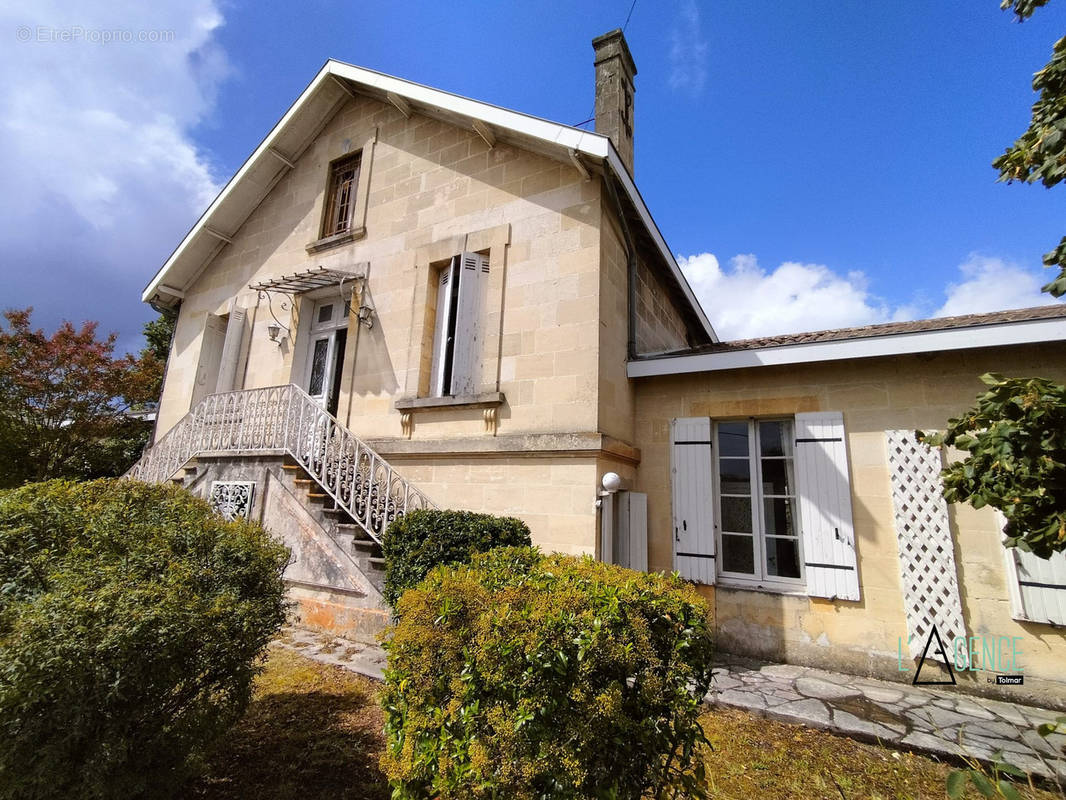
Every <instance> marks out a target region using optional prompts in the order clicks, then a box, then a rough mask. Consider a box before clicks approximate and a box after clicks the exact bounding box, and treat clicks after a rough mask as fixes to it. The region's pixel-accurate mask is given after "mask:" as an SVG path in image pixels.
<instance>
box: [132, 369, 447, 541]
mask: <svg viewBox="0 0 1066 800" xmlns="http://www.w3.org/2000/svg"><path fill="white" fill-rule="evenodd" d="M264 452H269V453H278V452H284V453H286V454H288V455H289V456H291V457H292V458H293V459H295V460H296V462H297V463H299V464H300V465H301V466H302V467H303V468H304V469H305V470H306V471H307V473H308V474H309V475H310V476H311V477H312V478H314V479H315V481H316V482H317V483H318V484H319V485H320V486H321V487H322V489H323V490H324V491H325V492H326V493H327V494H328V495H329V496H330V497H331V498H333V500H334V502H336V504H337V507H338V508H339V509H342V510H343V511H345V512H346V513H347V514H348V515H349V516H351V518H352V519H353V520H355V522H356V523H357V524H358V525H359V526H360V527H361V528H363V530H365V531H366V533H367V534H369V536H370V537H371V538H372V539H374V540H375V541H377V542H379V543H380V542H381V537H382V535H383V534H384V532H385V529H386V528H387V527H388V525H389V523H390V522H392V521H393V520H394V519H396V518H397V517H401V516H403V515H404V514H406V513H407V512H408V511H411V510H414V509H416V508H433V507H434V504H433V503H432V502H431V501H430V500H429V498H427V497H426V496H425V495H424V494H422V492H420V491H419V490H418V489H416V488H414V487H413V486H412V485H411V484H410V483H409V482H408V481H407V480H406V479H405V478H404V477H402V476H401V475H399V474H398V473H397V472H395V470H393V468H392V465H391V464H389V462H387V461H386V460H385V459H383V458H382V457H381V456H380V455H378V454H377V453H376V452H375V451H374V450H372V449H371V448H370V447H369V446H367V444H366V443H365V442H363V441H362V440H360V439H359V438H358V437H356V436H355V435H354V434H353V433H352V432H351V431H349V430H348V429H347V428H346V427H344V426H343V425H342V424H341V423H340V422H338V421H337V419H336V418H335V417H334V416H333V415H332V414H329V413H328V412H326V411H325V410H324V409H323V408H322V407H321V406H319V405H318V404H317V403H316V402H315V401H314V400H312V399H311V398H310V396H308V394H307V393H306V392H304V391H303V390H302V389H300V388H299V387H298V386H294V385H292V384H288V385H285V386H270V387H267V388H263V389H245V390H243V391H238V392H224V393H222V394H212V395H208V396H207V397H205V398H204V399H203V400H201V401H200V402H199V403H197V404H196V406H195V407H193V408H192V409H191V410H190V411H189V413H188V414H186V415H185V416H184V417H182V419H181V420H180V421H179V422H178V424H177V425H175V426H174V427H173V428H171V429H170V430H169V431H168V432H167V434H166V435H165V436H164V437H163V438H162V439H160V440H159V441H158V442H156V444H155V445H154V446H152V447H151V448H149V449H148V450H146V451H145V452H144V454H143V455H142V456H141V458H140V460H139V461H138V462H137V463H136V464H134V465H133V466H132V467H131V468H130V470H129V471H128V472H127V473H126V475H125V477H126V478H129V479H131V480H138V481H145V482H146V483H162V482H163V481H166V480H169V479H170V478H172V477H173V476H174V475H175V474H176V473H177V472H178V470H180V469H181V468H182V467H183V466H185V465H186V464H187V463H188V462H189V461H190V460H192V459H193V458H196V457H197V456H204V455H224V454H226V453H231V454H249V455H254V454H256V453H264Z"/></svg>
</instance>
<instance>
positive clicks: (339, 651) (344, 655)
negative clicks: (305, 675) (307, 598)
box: [271, 625, 385, 681]
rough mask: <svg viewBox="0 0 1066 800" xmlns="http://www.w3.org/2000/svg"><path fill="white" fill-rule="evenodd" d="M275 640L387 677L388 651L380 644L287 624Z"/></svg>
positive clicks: (340, 664)
mask: <svg viewBox="0 0 1066 800" xmlns="http://www.w3.org/2000/svg"><path fill="white" fill-rule="evenodd" d="M271 644H273V645H275V646H278V647H285V648H288V649H289V650H294V651H296V652H297V653H300V654H301V655H304V656H306V657H307V658H311V659H314V660H315V661H321V662H322V663H323V664H334V665H336V666H338V667H344V668H345V669H350V670H351V671H352V672H358V673H359V674H360V675H365V676H366V677H368V678H373V679H374V680H376V681H380V680H384V679H385V675H384V673H383V672H382V670H384V669H385V651H384V650H382V649H381V647H379V646H378V645H376V644H363V643H362V642H355V641H352V640H350V639H343V638H341V637H339V636H334V635H333V634H330V633H320V632H318V631H312V630H308V629H307V628H297V627H295V626H291V625H287V626H285V628H284V629H283V630H282V631H281V635H280V636H279V637H278V638H277V639H275V640H274V641H273V642H271Z"/></svg>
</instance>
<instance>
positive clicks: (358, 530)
mask: <svg viewBox="0 0 1066 800" xmlns="http://www.w3.org/2000/svg"><path fill="white" fill-rule="evenodd" d="M282 470H284V472H285V474H286V476H287V477H288V478H289V480H291V487H292V489H293V492H294V493H297V494H299V493H302V497H303V499H304V501H305V502H304V505H305V507H306V508H307V509H308V511H310V512H311V513H312V514H313V515H314V516H316V517H317V518H318V520H319V523H320V524H321V525H322V527H323V528H324V529H325V530H326V532H327V533H328V534H329V535H330V536H331V537H332V538H333V540H334V541H335V542H337V543H338V544H339V545H340V546H341V549H342V550H343V551H344V552H345V553H347V554H348V555H349V556H350V557H351V559H352V561H353V562H355V565H356V566H357V567H358V568H359V570H360V571H361V572H362V573H363V574H364V575H366V577H367V578H368V579H369V580H370V582H371V583H372V584H373V585H374V587H375V588H376V589H377V590H378V591H381V589H382V587H383V586H384V583H385V556H384V554H383V553H382V550H381V545H380V544H379V543H378V542H377V541H375V540H374V539H372V538H371V537H370V536H369V535H368V534H367V532H366V530H364V528H363V527H362V526H361V525H358V524H356V522H355V520H354V519H352V517H351V515H350V514H349V513H348V512H347V511H345V510H344V509H343V508H340V507H339V506H338V505H337V503H336V502H335V501H334V500H333V498H332V497H330V496H329V495H328V494H326V493H325V492H323V491H321V487H319V485H318V482H317V481H316V480H314V479H313V478H312V477H311V476H310V475H309V474H308V472H307V470H306V469H304V467H303V466H302V465H301V464H299V463H297V462H296V461H294V460H293V459H286V462H285V463H284V464H283V465H282Z"/></svg>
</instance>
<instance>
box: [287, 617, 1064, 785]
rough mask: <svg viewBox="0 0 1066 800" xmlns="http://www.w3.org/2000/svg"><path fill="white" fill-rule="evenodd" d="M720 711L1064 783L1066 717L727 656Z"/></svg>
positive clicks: (719, 671) (328, 657) (303, 640)
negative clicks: (1059, 726) (998, 757)
mask: <svg viewBox="0 0 1066 800" xmlns="http://www.w3.org/2000/svg"><path fill="white" fill-rule="evenodd" d="M272 644H273V645H274V646H277V647H284V648H287V649H289V650H292V651H294V652H298V653H300V654H301V655H303V656H306V657H307V658H310V659H313V660H315V661H319V662H321V663H324V664H333V665H335V666H338V667H342V668H344V669H347V670H351V671H352V672H357V673H359V674H360V675H365V676H366V677H368V678H372V679H374V680H377V681H380V680H382V679H383V677H384V675H383V670H384V668H385V651H384V650H383V649H382V648H381V647H380V645H375V644H364V643H362V642H355V641H352V640H349V639H344V638H343V637H340V636H334V635H333V634H328V633H320V632H317V631H311V630H308V629H306V628H299V627H295V626H289V627H286V628H285V629H284V630H283V631H282V633H281V635H280V636H279V638H278V639H276V640H275V641H274V642H273V643H272ZM715 670H716V672H715V685H714V687H713V688H712V689H711V691H710V692H709V693H708V695H707V697H706V700H707V702H708V703H711V704H712V705H724V706H731V707H734V708H740V709H744V710H746V711H750V712H752V713H755V714H760V715H762V716H766V717H772V718H774V719H779V720H783V721H786V722H794V723H800V724H803V725H807V726H809V727H812V728H822V729H824V730H830V731H833V732H834V733H839V734H843V735H845V736H849V737H851V738H854V739H861V740H865V741H871V742H880V743H881V744H884V745H888V746H891V747H899V748H906V749H911V750H918V751H922V752H926V753H930V754H933V755H939V756H963V755H964V756H968V757H974V758H979V759H983V760H986V761H988V760H991V759H992V758H993V755H994V754H995V753H996V752H997V751H1003V752H1004V753H1005V754H1006V756H1007V760H1008V761H1009V762H1010V763H1012V764H1014V765H1015V766H1016V767H1018V768H1020V769H1023V770H1025V771H1026V772H1029V773H1032V774H1034V775H1039V776H1041V777H1044V778H1050V779H1054V780H1059V781H1063V782H1066V736H1064V735H1060V734H1054V735H1052V736H1050V737H1048V738H1047V739H1044V738H1042V737H1040V736H1039V735H1038V734H1037V733H1036V726H1037V725H1039V724H1040V723H1042V722H1053V721H1054V720H1055V718H1056V717H1058V716H1060V715H1061V713H1060V712H1056V711H1048V710H1046V709H1042V708H1034V707H1032V706H1022V705H1016V704H1012V703H1006V702H1003V701H1000V700H990V699H985V698H983V697H975V696H973V695H964V694H962V693H959V692H955V691H949V690H946V689H938V688H933V687H929V686H911V685H909V684H900V683H893V682H891V681H882V680H877V679H876V678H863V677H857V676H853V675H845V674H843V673H839V672H827V671H825V670H819V669H812V668H809V667H800V666H796V665H794V664H767V663H763V662H758V661H751V660H748V659H741V658H736V657H732V656H728V655H724V656H722V657H721V658H720V659H719V663H718V664H717V665H716V667H715Z"/></svg>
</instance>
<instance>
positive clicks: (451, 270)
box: [429, 259, 456, 397]
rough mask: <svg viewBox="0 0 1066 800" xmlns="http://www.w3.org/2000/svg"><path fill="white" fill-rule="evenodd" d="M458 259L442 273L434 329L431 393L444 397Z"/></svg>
mask: <svg viewBox="0 0 1066 800" xmlns="http://www.w3.org/2000/svg"><path fill="white" fill-rule="evenodd" d="M455 268H456V259H452V263H451V265H450V266H448V267H446V268H445V269H442V270H441V271H440V279H439V280H438V282H437V319H436V321H435V323H434V329H433V361H432V363H431V365H430V372H429V374H430V381H431V383H432V386H431V388H430V393H431V394H432V395H433V396H434V397H443V396H444V395H445V394H446V393H447V391H448V387H447V386H445V385H444V363H445V359H446V355H445V354H446V353H447V351H448V317H449V315H450V314H451V312H452V293H451V288H452V281H453V280H454V278H455V271H456V270H455Z"/></svg>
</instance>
